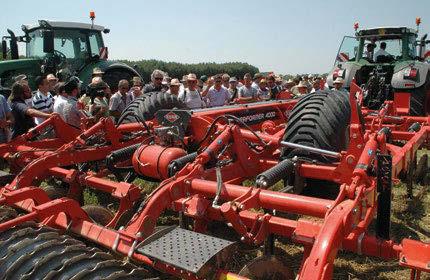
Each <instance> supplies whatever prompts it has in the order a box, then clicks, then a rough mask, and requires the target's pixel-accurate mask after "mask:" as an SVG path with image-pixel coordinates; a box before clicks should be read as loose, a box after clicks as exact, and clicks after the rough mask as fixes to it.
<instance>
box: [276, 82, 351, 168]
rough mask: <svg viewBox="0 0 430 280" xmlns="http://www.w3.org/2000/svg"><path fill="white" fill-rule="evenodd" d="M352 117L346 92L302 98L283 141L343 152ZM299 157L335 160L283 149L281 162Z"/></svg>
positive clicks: (311, 95)
mask: <svg viewBox="0 0 430 280" xmlns="http://www.w3.org/2000/svg"><path fill="white" fill-rule="evenodd" d="M350 118H351V107H350V104H349V96H348V94H346V93H345V92H341V91H330V90H322V91H318V92H316V93H312V94H308V95H305V96H303V97H302V98H301V99H300V100H299V102H298V103H297V104H296V106H295V107H294V109H293V110H292V111H291V114H290V117H289V119H288V123H287V128H286V129H285V134H284V137H283V139H282V140H283V141H287V142H292V143H295V144H301V145H305V146H310V147H314V148H319V149H324V150H330V151H334V152H340V151H341V150H345V149H346V148H347V147H348V143H349V139H348V134H349V131H348V127H349V121H350ZM295 156H297V157H298V158H301V159H304V160H308V161H314V160H316V161H319V162H322V163H328V162H332V161H333V159H332V158H329V157H326V156H323V155H318V154H315V153H309V152H307V151H304V150H300V149H293V148H289V147H286V148H283V149H282V150H281V160H284V159H287V158H293V157H295Z"/></svg>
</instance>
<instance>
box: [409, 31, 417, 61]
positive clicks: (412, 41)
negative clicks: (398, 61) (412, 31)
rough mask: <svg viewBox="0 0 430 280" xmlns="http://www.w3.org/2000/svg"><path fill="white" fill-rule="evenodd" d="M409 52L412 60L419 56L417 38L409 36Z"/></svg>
mask: <svg viewBox="0 0 430 280" xmlns="http://www.w3.org/2000/svg"><path fill="white" fill-rule="evenodd" d="M408 52H409V57H410V58H415V57H416V56H417V41H416V37H415V36H409V40H408Z"/></svg>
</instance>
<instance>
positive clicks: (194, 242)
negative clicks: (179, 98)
mask: <svg viewBox="0 0 430 280" xmlns="http://www.w3.org/2000/svg"><path fill="white" fill-rule="evenodd" d="M355 95H356V92H354V91H352V93H351V94H350V95H348V94H346V93H344V92H336V91H321V92H317V93H313V94H309V95H306V96H304V97H302V98H301V99H300V100H299V101H298V102H297V100H290V101H273V102H261V103H255V104H252V105H251V104H250V105H238V106H226V107H223V108H214V109H206V110H198V111H191V112H190V111H186V110H181V109H168V110H159V111H158V112H157V113H156V114H155V116H156V117H155V119H154V120H152V121H145V119H147V118H145V116H144V114H143V113H142V110H141V109H139V108H140V107H141V106H140V105H141V104H139V102H137V103H135V104H134V105H133V106H134V107H133V106H132V108H134V109H130V110H129V111H130V112H131V111H134V113H133V114H131V113H130V116H131V117H132V118H136V120H135V122H133V120H132V119H128V117H129V116H127V117H126V116H124V118H123V119H128V120H127V121H124V123H123V124H119V125H117V126H115V125H113V123H112V122H110V121H109V120H103V121H101V122H100V123H98V124H96V125H95V126H93V127H92V128H90V129H88V130H86V131H84V132H83V133H81V134H80V135H79V136H77V137H76V138H74V140H72V141H71V142H69V143H67V144H64V145H62V146H61V147H59V148H54V149H52V150H50V151H47V152H45V154H43V155H35V157H34V159H33V160H32V161H31V162H29V163H28V164H26V165H25V166H22V169H21V170H20V172H19V173H18V174H17V176H16V177H15V178H14V179H13V180H12V181H11V182H10V183H9V184H8V185H6V186H5V187H3V188H2V189H1V190H0V192H1V196H0V203H1V204H3V205H4V207H3V208H2V209H1V210H2V212H3V215H2V216H0V221H1V222H2V223H1V224H0V259H1V260H2V262H0V275H2V276H3V278H5V279H12V278H22V279H33V278H44V277H47V278H55V279H94V278H97V277H99V278H102V279H145V278H149V277H157V276H159V277H161V278H162V279H164V278H165V277H166V276H165V275H173V276H176V277H181V278H184V279H293V277H294V276H293V270H292V269H291V268H290V267H288V266H285V265H284V264H283V263H282V262H281V261H279V260H278V259H277V257H279V256H275V240H276V238H281V237H283V238H288V239H290V240H291V241H292V242H294V243H297V244H299V245H301V246H303V248H304V251H303V258H302V264H301V266H300V269H299V270H298V271H296V272H297V275H298V279H331V277H332V274H333V269H334V260H335V258H336V256H337V253H338V251H339V250H345V251H351V252H355V253H357V254H362V255H366V256H374V257H380V258H382V259H385V260H392V259H398V260H399V263H400V265H402V266H405V267H408V268H410V269H411V279H419V278H420V275H421V273H422V272H430V266H429V264H430V245H429V244H426V243H423V242H419V241H415V240H411V239H403V240H402V242H401V243H400V244H397V243H395V242H394V241H392V240H390V208H391V188H392V182H393V181H395V180H397V178H399V177H406V178H410V177H411V172H412V170H411V166H413V164H414V162H415V161H416V151H417V150H418V149H419V148H421V147H429V145H430V117H428V116H426V117H411V116H405V115H401V114H399V113H398V111H396V104H395V103H394V102H392V101H387V102H385V103H384V105H383V106H382V109H381V110H379V111H377V112H376V113H374V112H373V111H372V112H370V111H369V112H367V111H366V112H364V114H362V112H361V111H360V107H359V105H357V102H356V98H355ZM287 119H288V122H287ZM125 122H130V123H125ZM285 123H287V127H286V128H285V125H284V124H285ZM100 133H101V135H102V136H101V137H100ZM135 134H136V135H135ZM95 135H98V137H95ZM100 139H104V140H105V141H103V142H100ZM119 139H121V140H119ZM124 139H128V140H127V141H126V140H124ZM50 141H52V140H50ZM94 143H95V144H94ZM135 143H137V144H136V145H134V144H135ZM35 148H36V150H37V149H39V146H38V147H35ZM17 150H18V149H17ZM106 156H107V160H106V162H105V165H104V166H103V167H102V168H99V169H98V171H94V170H93V169H91V168H90V169H89V170H84V169H79V168H75V167H74V166H75V165H76V164H77V163H85V162H95V161H101V160H104V158H105V157H106ZM36 157H37V158H36ZM420 165H421V169H423V174H424V175H425V173H426V172H428V170H427V169H426V168H427V163H425V164H424V163H422V162H420ZM125 172H128V173H133V174H137V175H139V176H141V177H143V178H146V179H158V180H161V183H160V185H159V186H158V187H157V188H156V189H155V190H154V191H153V192H152V193H151V194H149V195H147V196H143V195H142V193H141V190H140V188H139V186H137V185H135V184H132V183H128V181H129V180H128V178H129V175H127V176H125V177H124V178H126V180H125V182H118V181H113V180H112V179H109V178H108V177H106V175H107V174H109V173H125ZM50 177H55V178H58V179H60V180H62V181H64V182H65V183H67V184H68V186H69V190H68V196H67V197H64V198H58V199H53V200H51V199H50V198H49V197H48V195H47V194H46V192H44V191H43V190H42V189H40V188H38V187H34V185H35V184H36V183H37V181H38V180H43V179H46V178H50ZM117 177H119V176H117ZM249 181H251V182H253V183H251V185H250V184H249ZM279 181H283V185H282V186H280V184H279V183H278V182H279ZM244 183H246V184H244ZM245 185H246V186H245ZM86 187H89V188H92V189H97V190H99V191H103V192H106V193H108V194H111V195H112V197H114V198H115V199H117V200H119V206H118V207H117V212H116V214H115V216H114V217H113V218H112V219H111V220H110V221H108V222H107V223H106V224H105V225H102V224H100V223H97V222H95V221H94V220H95V219H94V220H93V219H91V218H90V217H89V215H88V214H87V212H85V211H84V210H83V208H82V207H81V206H80V201H79V199H77V197H79V196H80V194H81V192H82V190H83V189H84V188H86ZM333 190H334V191H333ZM166 211H169V212H174V213H175V212H177V213H178V216H179V225H180V226H173V227H164V228H160V227H157V221H158V220H159V218H160V216H161V215H162V214H163V213H164V212H166ZM372 222H375V233H374V234H373V233H372V232H371V231H370V230H369V226H370V224H371V223H372ZM214 223H222V224H226V225H227V226H228V228H229V229H228V230H227V231H229V232H233V233H234V235H233V237H231V236H227V233H226V232H223V233H221V235H220V234H218V235H217V236H215V235H216V233H214V229H213V228H214ZM216 225H218V226H219V224H216ZM216 227H217V226H215V228H216ZM71 236H74V237H76V239H74V238H72V237H71ZM77 239H79V240H81V241H78V240H77ZM82 241H84V242H85V244H86V245H85V244H84V243H83V242H82ZM244 246H247V247H248V248H249V247H252V248H259V247H260V246H261V247H262V248H264V250H263V251H264V254H263V255H262V256H260V257H258V258H256V259H254V260H252V261H251V262H250V263H248V264H246V265H245V266H244V267H243V268H242V269H239V270H238V269H237V268H234V267H233V266H232V262H231V257H232V256H233V255H234V254H235V253H237V251H240V250H242V249H243V247H244ZM95 247H99V248H100V249H96V248H95ZM106 251H109V252H111V254H107V253H104V252H106ZM121 258H123V259H126V261H124V260H122V261H120V260H119V259H121ZM160 273H161V274H160Z"/></svg>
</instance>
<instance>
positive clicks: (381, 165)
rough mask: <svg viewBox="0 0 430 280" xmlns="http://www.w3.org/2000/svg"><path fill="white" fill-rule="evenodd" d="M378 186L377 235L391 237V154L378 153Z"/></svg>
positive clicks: (385, 237) (384, 237)
mask: <svg viewBox="0 0 430 280" xmlns="http://www.w3.org/2000/svg"><path fill="white" fill-rule="evenodd" d="M376 160H377V166H378V170H377V176H378V180H377V188H378V193H379V194H378V212H377V218H376V236H378V237H379V238H383V239H390V221H391V184H392V179H391V170H392V168H393V167H392V157H391V155H377V156H376Z"/></svg>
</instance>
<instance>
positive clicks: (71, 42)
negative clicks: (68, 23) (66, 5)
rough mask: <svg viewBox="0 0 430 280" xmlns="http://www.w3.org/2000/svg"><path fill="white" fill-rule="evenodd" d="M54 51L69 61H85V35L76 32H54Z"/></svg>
mask: <svg viewBox="0 0 430 280" xmlns="http://www.w3.org/2000/svg"><path fill="white" fill-rule="evenodd" d="M54 36H55V38H54V46H55V50H56V51H59V52H61V53H63V54H64V55H65V56H66V58H69V59H85V58H86V55H87V44H86V38H85V34H83V33H81V32H80V31H78V30H55V31H54Z"/></svg>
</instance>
